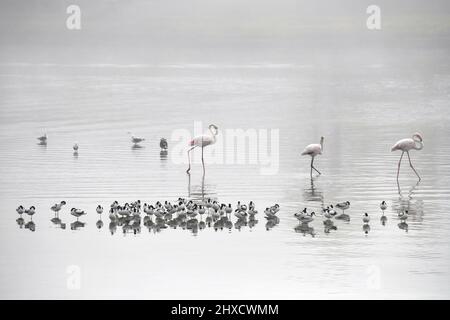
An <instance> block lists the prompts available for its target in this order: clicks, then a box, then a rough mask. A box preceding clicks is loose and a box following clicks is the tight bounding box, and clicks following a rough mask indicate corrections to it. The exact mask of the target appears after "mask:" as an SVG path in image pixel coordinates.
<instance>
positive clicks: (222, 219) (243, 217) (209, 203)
mask: <svg viewBox="0 0 450 320" xmlns="http://www.w3.org/2000/svg"><path fill="white" fill-rule="evenodd" d="M65 205H66V202H65V201H61V202H60V203H56V204H54V205H53V206H52V207H51V208H50V209H51V210H52V211H53V212H54V217H53V218H52V219H51V222H52V223H53V224H55V225H56V226H58V227H60V228H61V229H65V228H66V224H65V223H63V222H62V220H61V219H60V217H59V214H60V212H61V210H62V209H63V207H64V206H65ZM335 208H336V209H338V211H341V212H337V211H336V209H335ZM349 208H350V202H349V201H345V202H341V203H338V204H336V205H335V206H333V205H330V206H328V207H326V208H323V209H322V210H321V211H322V212H321V213H320V214H316V213H315V212H314V211H308V209H307V208H305V209H303V210H302V211H300V212H297V213H295V214H294V216H295V217H296V218H297V219H298V221H299V225H298V226H297V227H295V228H294V230H295V231H296V232H301V233H303V234H311V235H312V236H314V235H315V233H314V228H312V227H310V226H309V223H311V222H312V221H313V220H314V218H315V217H317V216H319V215H320V216H322V217H323V225H324V231H325V233H329V232H330V231H331V230H337V227H336V226H335V224H334V220H341V221H346V222H349V221H350V215H349V214H347V213H345V211H346V210H347V209H349ZM380 209H381V210H382V215H381V218H380V221H381V224H382V225H385V224H386V221H387V217H386V216H385V215H384V211H385V210H386V209H387V203H386V202H385V201H383V202H381V204H380ZM16 211H17V213H18V214H19V218H18V219H17V220H16V222H17V224H18V225H19V227H20V228H22V227H25V228H26V229H29V230H31V231H35V229H36V225H35V223H34V222H33V215H34V214H35V213H36V208H35V207H34V206H31V207H30V208H28V209H25V208H24V207H23V206H22V205H20V206H19V207H18V208H17V209H16ZM95 211H96V213H97V214H98V215H99V217H100V219H99V220H98V221H97V223H96V226H97V228H98V229H101V228H102V227H103V221H102V218H101V217H102V214H103V213H104V209H103V207H102V206H101V205H98V206H97V208H96V210H95ZM279 211H280V206H279V205H278V204H274V205H273V206H271V207H267V208H266V209H265V210H264V218H265V219H266V220H267V222H266V229H267V230H270V229H272V228H273V227H274V226H276V225H277V224H278V223H279V222H280V219H279V216H278V212H279ZM24 214H25V215H28V216H30V221H29V222H27V223H25V220H24V219H23V217H22V215H24ZM70 214H71V215H72V216H74V217H75V218H76V221H74V222H73V223H71V224H70V228H71V229H72V230H76V229H80V228H83V227H84V226H85V223H84V222H81V221H80V220H79V219H80V218H81V217H83V216H85V215H87V212H86V211H84V210H81V209H78V208H72V209H71V210H70ZM257 214H258V210H256V207H255V203H254V202H253V201H250V203H249V204H248V205H246V204H242V203H241V202H240V201H238V203H237V205H236V207H235V208H233V207H232V205H231V204H225V203H219V202H218V201H216V200H212V199H207V200H204V201H199V202H194V201H193V200H186V199H184V198H178V200H177V201H176V202H175V203H173V204H172V203H171V202H169V201H165V202H164V203H161V202H160V201H157V202H156V203H155V204H154V205H152V204H147V203H144V204H143V205H142V204H141V201H140V200H137V201H134V202H131V203H125V204H123V205H120V204H119V203H118V202H117V201H114V202H113V203H112V204H111V206H110V209H109V219H110V224H109V229H110V231H111V234H114V233H116V231H117V227H122V231H123V233H124V234H126V233H134V234H137V233H140V232H141V224H143V225H144V226H145V227H147V228H148V229H149V231H154V232H160V231H161V230H162V229H165V228H167V227H171V228H173V229H176V228H177V227H180V228H181V229H183V230H185V229H187V230H190V231H192V232H193V233H194V234H197V233H198V231H199V230H203V229H205V228H206V227H209V228H210V227H213V228H214V229H215V230H216V231H217V230H224V229H229V230H231V229H232V228H233V227H234V228H235V229H238V230H241V228H242V227H244V226H248V227H249V228H253V227H254V226H255V225H256V224H257V223H258V220H257V219H256V215H257ZM232 215H234V217H235V220H234V221H235V222H234V223H233V222H232ZM398 218H399V220H400V224H399V225H398V226H399V228H400V229H404V230H406V231H407V227H408V225H407V224H406V220H407V219H408V211H407V210H405V211H402V212H399V213H398ZM362 222H363V231H364V233H365V234H368V232H369V230H370V226H369V222H370V216H369V215H368V214H367V213H364V214H363V216H362Z"/></svg>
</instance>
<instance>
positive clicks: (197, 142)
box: [186, 124, 219, 174]
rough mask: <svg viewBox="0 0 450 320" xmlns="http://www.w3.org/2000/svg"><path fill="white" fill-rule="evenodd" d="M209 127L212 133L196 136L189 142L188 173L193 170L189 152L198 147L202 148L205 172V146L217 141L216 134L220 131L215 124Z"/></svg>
mask: <svg viewBox="0 0 450 320" xmlns="http://www.w3.org/2000/svg"><path fill="white" fill-rule="evenodd" d="M208 129H209V131H210V132H211V134H203V135H201V136H197V137H194V138H193V139H192V140H191V141H190V142H189V146H191V148H190V149H189V150H188V152H187V154H188V161H189V168H188V169H187V170H186V173H187V174H189V172H190V171H191V157H190V155H189V153H190V152H191V151H192V150H193V149H194V148H196V147H201V148H202V165H203V173H205V161H204V159H203V148H204V147H206V146H209V145H211V144H214V143H216V135H217V134H218V133H219V128H218V127H217V126H216V125H214V124H210V125H209V127H208ZM213 129H214V130H213Z"/></svg>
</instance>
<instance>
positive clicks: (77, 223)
mask: <svg viewBox="0 0 450 320" xmlns="http://www.w3.org/2000/svg"><path fill="white" fill-rule="evenodd" d="M85 226H86V223H85V222H81V221H79V220H77V221H74V222H72V223H71V224H70V230H80V229H82V228H84V227H85Z"/></svg>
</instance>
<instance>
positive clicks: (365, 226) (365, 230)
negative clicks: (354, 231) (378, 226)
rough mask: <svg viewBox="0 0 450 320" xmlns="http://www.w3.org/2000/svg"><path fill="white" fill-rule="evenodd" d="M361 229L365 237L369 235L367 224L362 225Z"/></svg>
mask: <svg viewBox="0 0 450 320" xmlns="http://www.w3.org/2000/svg"><path fill="white" fill-rule="evenodd" d="M362 229H363V231H364V234H365V235H368V234H369V231H370V225H369V224H368V223H367V224H364V225H363V227H362Z"/></svg>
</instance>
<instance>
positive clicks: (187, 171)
mask: <svg viewBox="0 0 450 320" xmlns="http://www.w3.org/2000/svg"><path fill="white" fill-rule="evenodd" d="M195 147H196V146H193V147H192V148H190V149H189V150H188V152H187V155H188V162H189V168H188V169H187V170H186V173H187V174H189V172H190V171H191V157H190V156H189V153H190V152H191V151H192V149H194V148H195Z"/></svg>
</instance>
